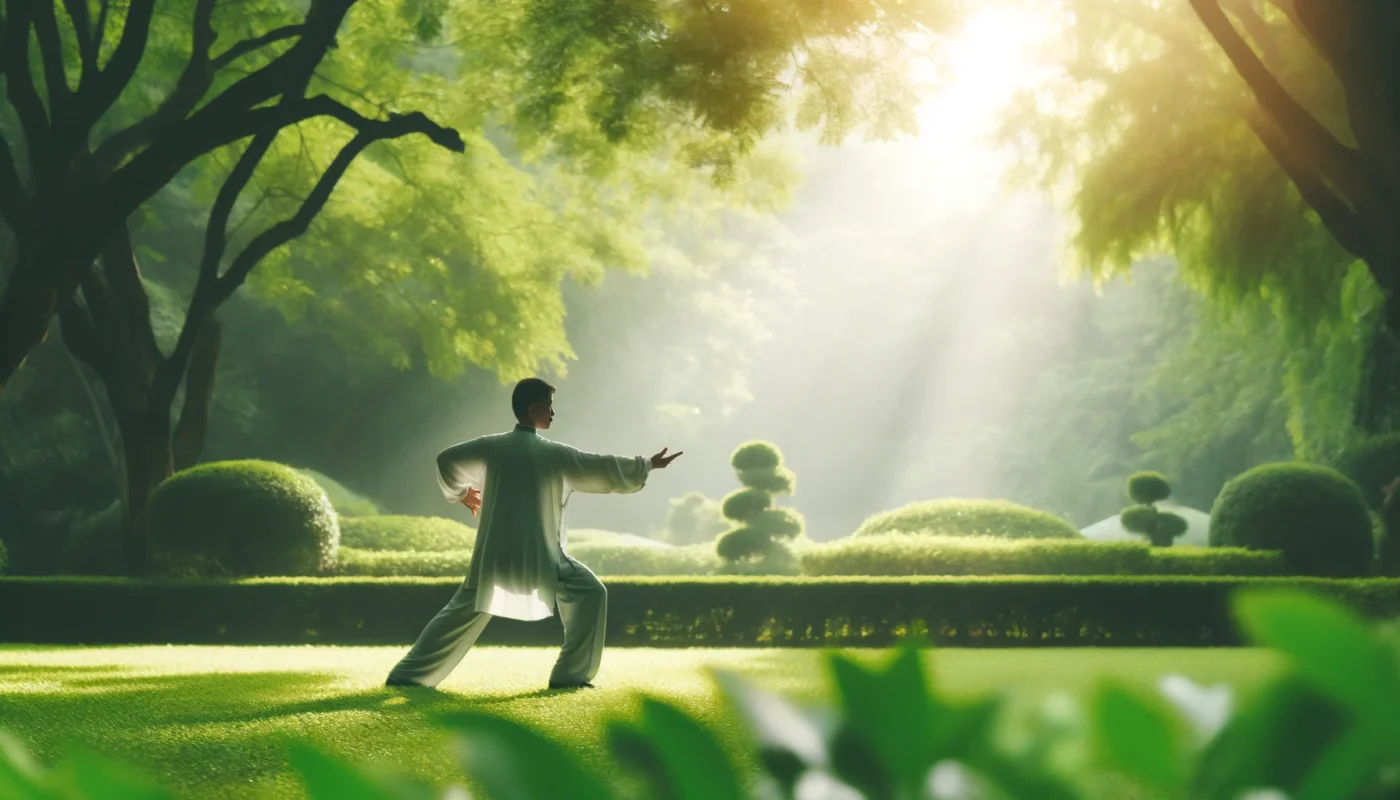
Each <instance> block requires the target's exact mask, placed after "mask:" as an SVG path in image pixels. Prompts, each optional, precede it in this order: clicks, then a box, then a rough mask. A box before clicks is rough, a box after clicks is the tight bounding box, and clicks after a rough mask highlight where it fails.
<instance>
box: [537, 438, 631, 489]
mask: <svg viewBox="0 0 1400 800" xmlns="http://www.w3.org/2000/svg"><path fill="white" fill-rule="evenodd" d="M558 447H559V452H558V457H559V462H560V464H559V468H560V471H561V472H562V473H563V476H564V480H566V481H568V483H569V487H570V488H571V489H574V490H576V491H580V492H589V493H593V494H630V493H631V492H635V491H639V490H640V489H641V488H642V487H643V486H646V483H647V475H649V474H650V473H651V461H650V460H649V459H647V458H646V457H645V456H631V457H628V456H604V455H599V454H597V453H585V452H583V451H582V450H578V449H575V448H573V447H570V446H568V445H564V444H561V445H558Z"/></svg>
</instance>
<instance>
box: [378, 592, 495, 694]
mask: <svg viewBox="0 0 1400 800" xmlns="http://www.w3.org/2000/svg"><path fill="white" fill-rule="evenodd" d="M490 621H491V615H490V614H487V613H484V612H481V611H477V610H476V587H473V586H467V585H466V582H465V581H464V582H463V583H462V585H461V586H459V587H458V588H457V593H456V594H454V595H453V596H452V600H451V602H449V603H448V604H447V605H446V606H444V607H443V609H442V610H441V611H439V612H438V613H437V616H435V617H433V618H432V620H430V621H429V622H428V624H427V626H426V627H424V628H423V632H422V633H420V634H419V635H418V641H416V642H414V644H413V648H412V649H411V650H409V651H408V655H406V656H404V657H403V660H401V661H399V663H398V664H397V665H395V666H394V668H393V669H392V670H390V672H389V679H390V680H401V681H403V680H407V681H413V682H415V683H421V684H422V685H424V686H437V685H438V684H439V683H441V682H442V681H443V679H444V678H446V677H447V676H448V674H449V673H450V672H452V670H453V669H455V668H456V666H457V664H458V663H460V662H461V660H462V657H463V656H465V655H466V654H467V650H469V649H471V646H472V645H474V644H476V640H477V637H479V636H481V632H482V631H483V630H485V628H486V623H488V622H490Z"/></svg>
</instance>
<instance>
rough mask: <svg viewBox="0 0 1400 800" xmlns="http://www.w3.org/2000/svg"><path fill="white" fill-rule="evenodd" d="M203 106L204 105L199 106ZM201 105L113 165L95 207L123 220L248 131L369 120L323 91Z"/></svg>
mask: <svg viewBox="0 0 1400 800" xmlns="http://www.w3.org/2000/svg"><path fill="white" fill-rule="evenodd" d="M208 108H209V107H208V106H206V107H205V109H204V110H207V109H208ZM204 110H201V111H200V113H199V114H196V115H195V116H194V117H191V118H190V119H189V120H188V121H186V122H185V123H183V124H181V125H179V126H177V127H176V128H175V129H174V130H173V131H172V132H171V133H170V134H168V135H167V136H166V137H162V138H163V143H162V144H163V146H161V147H157V146H155V145H153V146H152V147H149V148H147V149H146V150H143V151H142V152H141V153H140V154H138V155H137V156H136V157H135V158H133V159H132V160H131V161H130V162H128V163H127V164H126V165H124V166H123V167H121V169H119V170H117V172H116V173H115V174H114V175H113V176H112V179H111V180H109V181H108V182H107V184H106V185H104V186H103V188H102V199H101V200H100V201H99V203H98V204H97V208H99V209H102V210H103V212H104V213H106V214H108V215H110V218H111V219H126V217H128V216H130V214H131V213H132V212H133V211H135V209H136V207H137V206H139V205H140V204H141V203H142V202H144V201H145V199H146V198H148V197H150V196H151V195H153V194H155V192H157V191H159V190H160V188H161V187H162V186H164V185H165V184H167V183H169V182H170V180H171V179H172V178H173V177H174V176H175V175H176V174H177V173H178V172H179V171H180V170H181V169H183V168H184V167H185V165H187V164H189V163H190V162H191V161H193V160H194V159H196V158H198V157H199V156H201V155H203V154H205V153H207V152H209V151H211V150H214V149H216V148H218V147H222V146H224V145H227V144H232V143H233V142H236V141H238V140H240V139H245V138H247V137H249V136H256V135H258V134H261V133H265V132H275V131H277V130H280V129H282V128H285V127H287V126H289V125H295V124H297V123H298V122H303V121H305V120H308V119H312V118H314V117H321V116H329V117H334V118H336V119H339V120H341V121H342V122H345V123H346V124H349V125H351V126H354V127H360V126H361V125H363V124H369V123H370V122H371V121H370V120H368V119H366V118H365V117H364V116H362V115H360V114H358V113H357V112H355V111H353V110H352V109H350V108H348V107H346V106H345V105H344V104H342V103H339V102H336V101H335V100H333V99H331V98H330V97H327V96H325V95H317V96H315V97H312V98H309V99H307V100H305V101H302V102H298V103H295V104H288V103H279V104H278V105H276V106H273V107H270V108H259V109H254V110H252V111H245V112H243V113H241V114H233V115H230V116H229V117H228V118H224V119H220V118H216V117H203V116H202V115H203V114H204ZM410 116H412V115H410ZM418 116H422V115H421V114H419V115H418ZM424 119H425V120H426V117H425V118H424ZM428 124H429V125H431V126H432V127H431V130H425V131H424V132H425V133H426V135H428V136H429V138H431V139H432V140H433V141H434V142H436V143H437V144H438V145H440V146H442V147H446V148H447V149H449V150H452V151H454V152H458V153H460V152H462V150H463V149H464V145H463V144H462V140H461V137H460V136H459V135H458V134H457V132H456V131H454V130H451V129H449V128H443V127H441V126H437V125H433V124H432V123H428ZM167 139H168V141H165V140H167Z"/></svg>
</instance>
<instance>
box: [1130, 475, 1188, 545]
mask: <svg viewBox="0 0 1400 800" xmlns="http://www.w3.org/2000/svg"><path fill="white" fill-rule="evenodd" d="M1171 496H1172V487H1171V484H1170V483H1168V482H1167V479H1166V478H1165V477H1163V475H1162V474H1161V473H1159V472H1135V473H1133V474H1132V475H1130V476H1128V499H1129V500H1132V501H1133V505H1130V506H1128V507H1127V508H1125V509H1123V511H1122V512H1121V513H1119V515H1118V519H1119V520H1120V521H1121V522H1122V523H1123V529H1124V530H1127V531H1131V532H1132V533H1136V534H1138V535H1139V536H1146V537H1147V540H1148V541H1149V542H1151V543H1152V546H1153V547H1171V546H1172V542H1173V541H1175V540H1176V538H1177V537H1178V536H1180V535H1182V534H1183V533H1186V529H1187V528H1189V527H1191V525H1190V523H1188V522H1187V521H1186V518H1185V517H1183V516H1181V515H1180V514H1173V513H1172V512H1170V511H1162V510H1161V509H1159V508H1157V503H1160V502H1162V501H1163V500H1166V499H1167V498H1168V497H1171Z"/></svg>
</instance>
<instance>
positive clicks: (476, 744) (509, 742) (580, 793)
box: [444, 714, 612, 800]
mask: <svg viewBox="0 0 1400 800" xmlns="http://www.w3.org/2000/svg"><path fill="white" fill-rule="evenodd" d="M444 722H445V723H446V725H447V727H448V729H449V730H451V731H452V732H453V733H454V734H455V737H454V739H453V742H452V750H453V754H454V755H455V756H456V757H457V762H458V763H459V764H461V765H462V769H463V771H465V772H466V773H467V775H469V776H470V777H471V778H472V779H473V780H475V781H476V782H477V783H479V784H480V785H481V787H482V788H483V789H484V790H485V792H486V794H487V796H489V797H491V798H493V800H548V798H556V797H568V798H571V800H610V798H611V797H612V794H611V792H609V791H608V786H607V784H606V783H604V782H603V781H602V780H601V779H600V778H599V777H598V776H596V775H594V774H592V773H590V772H587V771H586V770H584V769H583V768H582V767H581V766H579V764H578V761H577V760H576V759H575V758H574V757H573V755H572V754H570V753H569V751H567V750H565V749H564V747H563V746H562V745H560V744H559V743H558V742H555V741H553V740H551V739H550V738H548V737H547V736H545V735H543V734H541V733H539V732H538V731H535V730H532V729H530V728H527V727H525V726H524V725H521V724H520V723H518V722H514V721H511V720H507V719H502V718H499V717H492V716H488V715H486V714H465V715H455V716H451V717H448V718H447V719H445V720H444Z"/></svg>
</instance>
